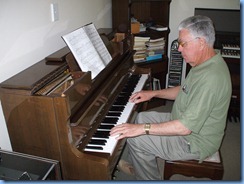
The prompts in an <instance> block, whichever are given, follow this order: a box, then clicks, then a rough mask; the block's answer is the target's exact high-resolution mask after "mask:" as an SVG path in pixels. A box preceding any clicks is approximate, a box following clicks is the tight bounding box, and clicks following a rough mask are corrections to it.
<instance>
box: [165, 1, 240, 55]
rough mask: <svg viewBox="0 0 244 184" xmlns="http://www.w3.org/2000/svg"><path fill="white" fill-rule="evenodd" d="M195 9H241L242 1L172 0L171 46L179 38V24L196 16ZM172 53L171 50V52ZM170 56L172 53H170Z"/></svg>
mask: <svg viewBox="0 0 244 184" xmlns="http://www.w3.org/2000/svg"><path fill="white" fill-rule="evenodd" d="M195 8H216V9H238V10H239V9H240V0H172V2H171V4H170V25H169V27H170V30H171V32H170V35H169V45H168V48H169V49H170V45H171V43H172V41H173V40H175V39H177V38H178V25H179V23H180V22H181V21H182V20H183V19H185V18H187V17H189V16H193V15H194V10H195ZM169 51H170V50H169ZM169 54H170V52H169Z"/></svg>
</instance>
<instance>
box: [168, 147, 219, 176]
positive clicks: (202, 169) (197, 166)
mask: <svg viewBox="0 0 244 184" xmlns="http://www.w3.org/2000/svg"><path fill="white" fill-rule="evenodd" d="M174 174H181V175H184V176H190V177H196V178H210V179H212V180H222V178H223V174H224V167H223V164H222V160H221V155H220V152H219V151H218V152H216V153H215V154H214V155H212V156H210V157H208V158H207V159H205V160H204V161H203V162H202V163H199V162H198V160H186V161H169V160H165V165H164V180H169V179H170V177H171V176H172V175H174Z"/></svg>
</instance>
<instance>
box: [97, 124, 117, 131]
mask: <svg viewBox="0 0 244 184" xmlns="http://www.w3.org/2000/svg"><path fill="white" fill-rule="evenodd" d="M113 127H114V125H100V126H99V127H98V128H99V129H105V130H110V129H112V128H113Z"/></svg>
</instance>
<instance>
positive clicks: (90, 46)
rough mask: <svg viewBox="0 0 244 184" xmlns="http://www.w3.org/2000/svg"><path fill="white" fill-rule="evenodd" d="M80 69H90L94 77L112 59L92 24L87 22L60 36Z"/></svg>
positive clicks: (85, 70)
mask: <svg viewBox="0 0 244 184" xmlns="http://www.w3.org/2000/svg"><path fill="white" fill-rule="evenodd" d="M62 37H63V39H64V41H65V42H66V44H67V45H68V47H69V48H70V50H71V52H72V53H73V55H74V57H75V59H76V60H77V62H78V64H79V66H80V68H81V70H82V71H84V72H87V71H91V73H92V79H93V78H95V77H96V76H97V75H98V74H99V73H100V72H101V71H102V70H103V69H104V68H105V66H106V65H107V64H108V63H109V62H110V61H111V60H112V57H111V55H110V53H109V52H108V50H107V48H106V46H105V45H104V43H103V41H102V39H101V37H100V35H99V34H98V32H97V30H96V28H95V26H94V25H93V24H88V25H86V26H84V27H81V28H79V29H77V30H75V31H73V32H71V33H69V34H67V35H64V36H62Z"/></svg>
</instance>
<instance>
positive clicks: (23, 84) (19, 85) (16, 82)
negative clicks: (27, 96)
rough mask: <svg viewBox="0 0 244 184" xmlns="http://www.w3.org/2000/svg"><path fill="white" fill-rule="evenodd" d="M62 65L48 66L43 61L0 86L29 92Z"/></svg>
mask: <svg viewBox="0 0 244 184" xmlns="http://www.w3.org/2000/svg"><path fill="white" fill-rule="evenodd" d="M63 65H64V62H57V63H55V64H48V63H47V61H46V60H45V59H44V60H41V61H39V62H38V63H36V64H34V65H32V66H30V67H29V68H27V69H25V70H23V71H21V72H20V73H18V74H16V75H14V76H13V77H11V78H9V79H7V80H5V81H3V82H2V83H1V84H0V86H1V87H2V88H13V89H25V90H30V89H32V88H33V87H34V85H35V84H36V82H37V81H40V80H41V79H42V78H43V76H47V75H48V74H50V73H51V72H52V71H54V70H56V69H58V68H60V67H61V66H63Z"/></svg>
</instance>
